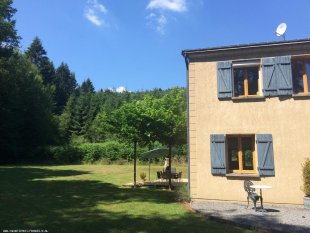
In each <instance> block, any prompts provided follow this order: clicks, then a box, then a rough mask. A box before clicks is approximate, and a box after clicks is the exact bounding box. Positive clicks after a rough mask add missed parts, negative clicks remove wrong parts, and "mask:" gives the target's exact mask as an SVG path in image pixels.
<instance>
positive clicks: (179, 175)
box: [178, 172, 182, 181]
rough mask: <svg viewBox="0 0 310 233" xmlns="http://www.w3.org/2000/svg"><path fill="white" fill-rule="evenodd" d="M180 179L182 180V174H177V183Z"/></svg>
mask: <svg viewBox="0 0 310 233" xmlns="http://www.w3.org/2000/svg"><path fill="white" fill-rule="evenodd" d="M181 178H182V172H179V173H178V181H180V180H181Z"/></svg>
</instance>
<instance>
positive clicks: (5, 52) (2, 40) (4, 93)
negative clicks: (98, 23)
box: [0, 0, 186, 164]
mask: <svg viewBox="0 0 310 233" xmlns="http://www.w3.org/2000/svg"><path fill="white" fill-rule="evenodd" d="M15 13H16V9H14V8H13V7H12V0H2V1H0V28H1V33H0V164H7V163H27V162H47V161H49V162H61V163H73V162H96V161H100V160H103V159H106V160H107V161H113V160H120V159H122V160H130V159H132V156H133V154H135V152H136V151H137V150H138V154H139V152H141V151H145V150H148V149H152V148H154V147H165V146H168V147H170V148H172V147H174V148H178V149H179V150H178V151H176V154H185V152H184V150H185V149H184V148H185V142H186V100H185V99H186V96H185V90H184V88H171V89H168V90H162V89H154V90H151V91H137V92H128V91H125V92H122V93H118V92H116V91H113V90H109V89H106V90H99V91H95V88H94V86H93V84H92V82H91V79H89V78H87V77H86V79H85V81H84V82H83V83H82V84H81V85H79V84H78V83H77V81H76V79H75V74H74V72H73V71H71V70H70V68H69V66H68V64H66V63H65V62H63V63H61V64H60V65H59V67H55V66H54V64H53V61H51V59H49V57H48V55H47V51H46V50H45V49H44V47H43V44H42V41H41V40H40V38H38V37H36V38H34V40H33V42H32V43H31V45H29V47H28V48H27V49H26V51H21V50H20V49H19V41H20V39H21V37H20V36H19V35H18V33H17V31H16V29H15V20H14V19H13V17H14V14H15ZM103 78H104V77H103ZM154 86H156V83H154Z"/></svg>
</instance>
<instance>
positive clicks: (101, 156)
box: [77, 141, 132, 163]
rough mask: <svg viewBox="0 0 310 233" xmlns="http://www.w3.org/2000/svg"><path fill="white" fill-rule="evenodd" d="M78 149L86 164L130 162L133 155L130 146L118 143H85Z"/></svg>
mask: <svg viewBox="0 0 310 233" xmlns="http://www.w3.org/2000/svg"><path fill="white" fill-rule="evenodd" d="M77 148H78V149H79V150H80V151H81V153H82V154H83V161H84V162H86V163H94V162H98V161H104V162H106V161H111V162H113V161H117V160H122V161H123V160H129V158H130V157H131V154H132V149H131V148H130V147H129V146H128V145H126V144H125V143H120V142H117V141H109V142H104V143H84V144H81V145H79V146H77Z"/></svg>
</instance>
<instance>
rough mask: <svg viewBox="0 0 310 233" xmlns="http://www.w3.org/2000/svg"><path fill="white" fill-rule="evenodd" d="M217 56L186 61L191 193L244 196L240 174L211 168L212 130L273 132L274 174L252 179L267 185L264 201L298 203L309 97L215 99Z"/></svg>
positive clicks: (309, 143) (309, 136)
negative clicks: (217, 172)
mask: <svg viewBox="0 0 310 233" xmlns="http://www.w3.org/2000/svg"><path fill="white" fill-rule="evenodd" d="M216 75H217V70H216V62H193V63H190V64H189V72H188V91H189V146H190V190H191V198H192V199H193V200H195V199H206V200H233V201H246V193H245V191H244V189H243V182H244V179H242V178H234V179H232V178H228V177H225V176H224V177H221V176H220V177H219V176H213V175H212V174H211V158H210V135H211V134H259V133H261V134H272V136H273V146H274V148H273V149H274V159H275V161H274V162H275V177H265V178H260V179H258V180H254V179H252V180H253V182H254V183H255V184H264V185H271V186H272V189H268V190H263V197H264V202H271V203H291V204H302V203H303V192H302V191H301V186H302V173H301V164H302V163H303V162H304V159H305V158H306V157H310V150H309V148H310V98H309V99H305V98H304V99H296V98H283V99H280V98H279V97H273V98H266V99H265V100H264V101H237V102H236V101H235V102H233V101H232V100H228V101H220V100H218V98H217V76H216Z"/></svg>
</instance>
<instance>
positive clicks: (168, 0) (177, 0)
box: [146, 0, 187, 12]
mask: <svg viewBox="0 0 310 233" xmlns="http://www.w3.org/2000/svg"><path fill="white" fill-rule="evenodd" d="M146 8H147V9H160V10H170V11H175V12H184V11H186V10H187V7H186V0H151V1H150V2H149V4H148V5H147V7H146Z"/></svg>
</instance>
